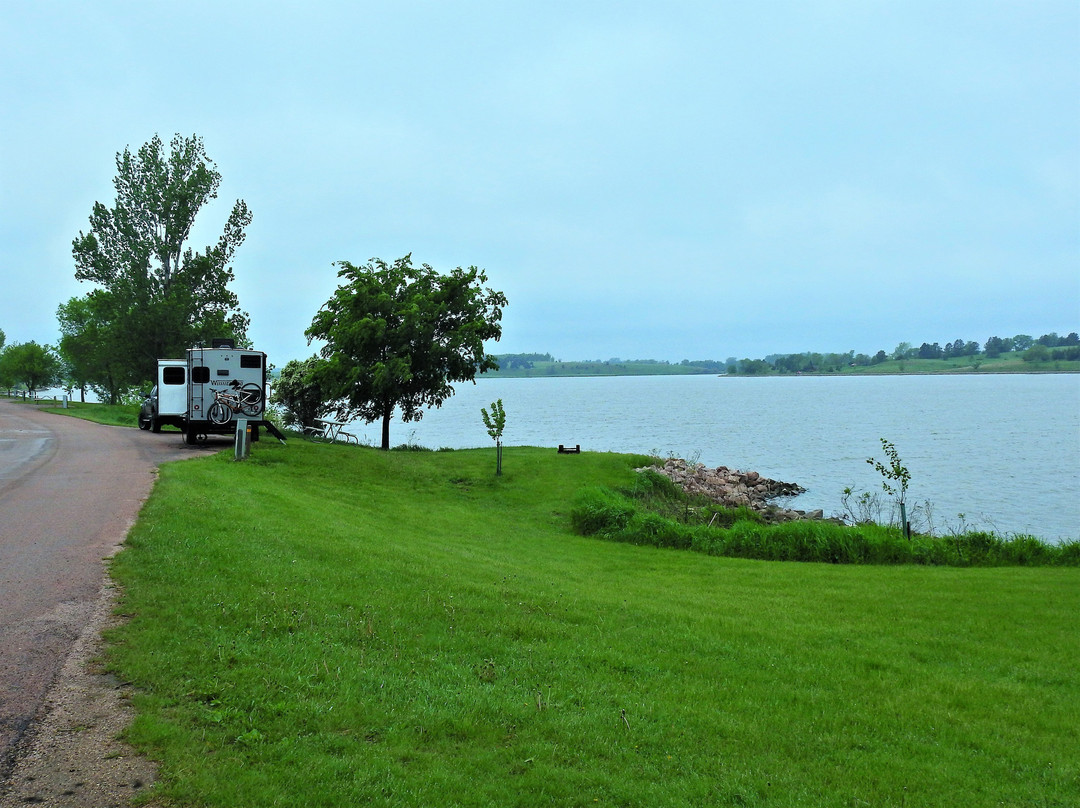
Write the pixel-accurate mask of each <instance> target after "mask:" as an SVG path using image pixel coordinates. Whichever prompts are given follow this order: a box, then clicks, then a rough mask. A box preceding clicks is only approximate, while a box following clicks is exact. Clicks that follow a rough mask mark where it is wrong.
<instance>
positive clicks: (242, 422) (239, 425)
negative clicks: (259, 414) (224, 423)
mask: <svg viewBox="0 0 1080 808" xmlns="http://www.w3.org/2000/svg"><path fill="white" fill-rule="evenodd" d="M249 454H251V427H250V426H248V419H247V418H237V419H236V459H237V460H243V459H244V458H246V457H247V456H248V455H249Z"/></svg>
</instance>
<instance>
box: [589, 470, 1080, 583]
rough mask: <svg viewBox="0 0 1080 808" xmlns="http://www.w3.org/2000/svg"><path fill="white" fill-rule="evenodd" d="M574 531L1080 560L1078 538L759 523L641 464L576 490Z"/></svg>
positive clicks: (865, 560) (856, 559)
mask: <svg viewBox="0 0 1080 808" xmlns="http://www.w3.org/2000/svg"><path fill="white" fill-rule="evenodd" d="M570 517H571V522H572V524H573V525H574V528H575V530H577V531H578V532H579V533H581V534H582V535H585V536H597V537H599V538H604V539H611V540H613V541H620V542H627V543H630V544H646V545H653V546H656V547H675V548H681V549H692V550H697V551H699V552H703V553H708V554H710V555H718V556H731V557H735V558H754V559H760V560H764V561H817V562H824V563H830V564H932V565H952V566H960V567H970V566H976V567H993V566H1073V567H1075V566H1080V541H1068V542H1062V543H1060V544H1050V543H1048V542H1044V541H1041V540H1040V539H1037V538H1035V537H1034V536H1022V535H1021V536H1012V537H1002V536H998V535H995V534H993V533H988V532H986V531H970V532H968V533H963V534H958V535H953V536H940V537H939V536H926V535H922V536H920V535H916V536H912V537H911V538H910V539H908V538H905V537H904V535H903V533H902V532H901V531H900V529H899V528H892V527H886V526H883V525H876V524H864V525H856V526H847V525H840V524H836V523H835V522H831V521H825V520H821V519H809V520H801V521H792V522H785V523H784V524H764V523H763V518H762V516H761V515H760V514H758V513H755V512H752V511H747V510H746V509H742V510H733V509H731V508H725V507H723V506H721V505H717V504H716V503H714V502H710V501H709V500H708V499H706V498H704V497H693V496H688V495H687V494H686V493H684V492H683V491H681V490H679V489H678V488H677V487H676V486H675V485H673V484H672V483H671V482H670V481H669V480H668V479H667V478H666V477H664V476H662V475H660V474H658V473H656V472H655V471H650V470H645V471H642V472H639V476H638V477H637V479H636V480H634V481H633V482H632V483H631V484H630V485H627V486H625V487H623V488H621V489H620V490H618V491H616V490H612V489H606V488H595V487H594V488H588V489H585V490H583V491H581V492H580V493H579V494H578V495H577V497H576V499H575V501H574V507H573V509H572V510H571V512H570Z"/></svg>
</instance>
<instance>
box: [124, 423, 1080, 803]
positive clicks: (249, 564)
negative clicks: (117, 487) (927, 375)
mask: <svg viewBox="0 0 1080 808" xmlns="http://www.w3.org/2000/svg"><path fill="white" fill-rule="evenodd" d="M493 458H494V450H493V449H487V450H469V451H454V452H378V451H375V450H369V449H363V448H359V449H358V448H346V447H340V446H314V445H310V444H305V443H302V442H297V441H290V445H289V446H288V447H281V446H279V445H277V444H274V443H262V444H260V445H259V446H258V447H257V448H256V451H255V453H254V454H253V456H252V458H251V459H250V460H249V461H246V462H244V463H236V462H233V461H232V460H230V459H229V457H228V455H227V454H223V455H220V456H216V457H211V458H206V459H197V460H189V461H185V462H184V463H176V464H169V465H166V466H164V467H163V468H162V471H161V475H160V480H159V483H158V485H157V488H156V490H155V492H154V494H153V496H152V497H151V499H150V501H149V502H148V504H147V506H146V508H145V509H144V511H143V514H142V516H141V517H140V520H139V522H138V524H137V525H136V526H135V528H134V529H133V530H132V533H131V535H130V538H129V540H128V542H127V545H126V549H125V550H124V551H123V552H122V553H121V554H120V555H119V556H118V558H117V559H116V560H115V562H114V563H113V573H114V576H115V577H116V578H117V579H118V581H119V582H120V583H121V584H122V586H123V587H124V593H125V594H124V601H123V606H122V608H123V610H124V612H125V613H127V614H129V615H131V620H130V622H129V623H128V624H127V625H126V626H125V627H124V628H123V629H121V630H119V631H117V632H116V633H114V634H113V635H112V636H111V640H112V645H111V649H110V652H109V663H110V665H111V666H112V667H113V668H114V669H115V670H116V671H117V672H118V674H119V675H120V676H121V677H122V678H123V679H124V680H125V681H128V682H131V683H132V687H133V690H134V700H135V704H136V706H137V709H138V714H139V717H138V718H137V720H136V723H135V725H134V727H133V729H132V730H131V732H130V736H131V738H132V739H133V740H134V741H135V742H136V743H137V744H138V745H139V746H140V747H141V748H142V749H144V750H145V751H147V752H148V753H149V754H151V755H152V756H153V757H155V758H157V759H159V760H161V761H162V769H161V775H160V778H161V779H160V783H159V785H158V787H157V788H158V792H157V798H159V799H160V800H161V801H163V802H164V803H166V804H181V805H193V804H197V805H206V806H256V805H292V806H317V805H327V806H329V805H356V804H365V803H370V802H374V803H378V804H386V805H435V804H437V805H446V806H481V805H483V806H488V805H517V806H532V805H567V806H596V805H642V806H654V805H655V806H699V805H760V806H766V805H785V806H850V805H859V804H872V805H902V804H905V803H906V804H909V805H914V804H919V805H924V806H938V805H940V806H955V805H965V806H980V805H987V806H989V805H999V804H1006V805H1026V804H1044V805H1060V806H1064V805H1069V804H1075V801H1076V796H1077V793H1078V792H1077V782H1078V777H1080V768H1078V764H1077V761H1076V758H1075V755H1073V754H1072V750H1074V749H1075V748H1076V746H1077V740H1078V736H1077V727H1078V726H1080V675H1078V673H1077V670H1076V666H1075V659H1076V658H1077V655H1078V653H1080V648H1078V637H1077V634H1076V630H1075V619H1076V614H1077V610H1078V609H1080V578H1078V572H1077V571H1076V570H1074V569H1017V568H1013V569H975V570H967V569H946V568H930V567H915V566H905V567H871V566H848V567H841V566H831V565H823V564H770V563H763V562H758V561H747V560H742V559H730V558H714V557H709V556H704V555H699V554H695V553H678V552H671V551H670V550H663V549H656V548H652V547H635V546H629V545H624V544H614V543H611V542H600V541H596V540H595V539H593V538H586V537H581V536H576V535H574V533H573V532H572V531H571V529H570V515H569V511H570V508H571V502H572V501H573V499H574V497H575V495H576V494H577V492H579V491H581V490H582V489H586V488H592V489H594V490H607V491H614V490H615V489H618V488H620V487H624V486H626V485H628V484H630V483H632V482H633V480H634V479H635V477H634V474H633V472H632V471H631V469H632V468H633V467H636V466H641V465H644V464H645V463H646V462H647V458H643V457H630V456H625V455H610V454H590V453H585V454H582V455H558V454H556V453H555V451H554V450H542V449H527V448H508V449H507V450H506V464H505V467H504V473H503V475H502V476H501V477H495V475H494V474H493V471H492V461H493Z"/></svg>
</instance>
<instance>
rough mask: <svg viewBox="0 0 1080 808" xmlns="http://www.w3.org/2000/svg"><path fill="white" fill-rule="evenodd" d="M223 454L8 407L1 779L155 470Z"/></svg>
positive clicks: (0, 572)
mask: <svg viewBox="0 0 1080 808" xmlns="http://www.w3.org/2000/svg"><path fill="white" fill-rule="evenodd" d="M220 448H222V444H221V442H220V441H215V442H213V443H211V444H210V446H208V447H194V448H193V447H188V446H185V445H184V443H183V442H182V440H181V438H180V434H179V433H177V432H162V433H161V434H158V435H154V434H151V433H150V432H140V431H139V430H137V429H130V428H125V427H108V426H101V425H99V424H93V423H90V422H88V421H83V420H80V419H77V418H70V417H67V416H63V415H57V414H52V413H44V412H39V411H38V408H37V407H36V406H34V405H28V404H20V403H17V402H13V401H10V400H7V399H0V782H2V781H3V780H4V779H5V778H6V777H8V776H9V775H10V772H11V765H12V762H13V759H14V755H15V751H16V745H17V744H18V742H19V740H20V739H21V738H22V737H23V736H24V735H25V733H26V731H27V729H28V728H29V727H30V726H31V725H32V723H33V721H34V720H35V719H36V718H38V717H40V711H41V708H42V704H43V701H44V698H45V694H46V692H47V691H48V688H49V686H50V684H52V682H53V681H54V679H55V678H56V676H57V674H58V672H59V671H60V668H61V667H62V666H63V664H64V660H65V658H66V657H67V655H68V653H69V651H70V649H71V646H72V644H73V643H74V641H75V639H76V638H77V637H78V636H79V634H80V633H81V632H82V630H83V628H84V627H85V626H86V624H87V622H88V620H89V618H90V615H91V613H92V610H93V606H94V603H95V601H96V600H97V597H98V594H99V591H100V589H101V585H102V582H103V579H104V574H105V566H104V564H103V563H102V562H103V559H105V558H107V557H108V556H109V555H111V554H112V553H113V552H115V550H116V548H117V547H118V546H119V544H120V543H121V542H122V541H123V539H124V536H125V535H126V533H127V531H128V528H129V527H130V526H131V524H132V523H133V521H134V520H135V517H136V515H137V514H138V511H139V508H140V506H141V505H142V503H143V501H144V500H145V499H146V497H147V496H148V495H149V493H150V489H151V486H152V485H153V482H154V476H155V472H156V470H157V467H158V465H159V464H160V463H162V462H163V461H166V460H176V459H180V458H184V457H192V456H196V455H199V454H203V453H205V452H206V451H211V450H214V449H220Z"/></svg>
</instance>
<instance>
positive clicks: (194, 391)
mask: <svg viewBox="0 0 1080 808" xmlns="http://www.w3.org/2000/svg"><path fill="white" fill-rule="evenodd" d="M187 366H188V396H187V419H186V423H185V425H184V440H185V441H187V442H188V443H195V442H196V441H197V440H198V436H199V435H206V434H209V433H211V432H219V433H228V432H233V431H235V429H236V419H237V418H238V417H239V418H247V419H250V421H251V422H252V424H253V425H255V424H259V423H261V422H262V420H263V413H264V412H265V410H266V394H267V390H266V354H264V353H263V352H262V351H249V350H245V349H242V348H233V347H229V346H225V347H214V348H189V349H188V352H187Z"/></svg>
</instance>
